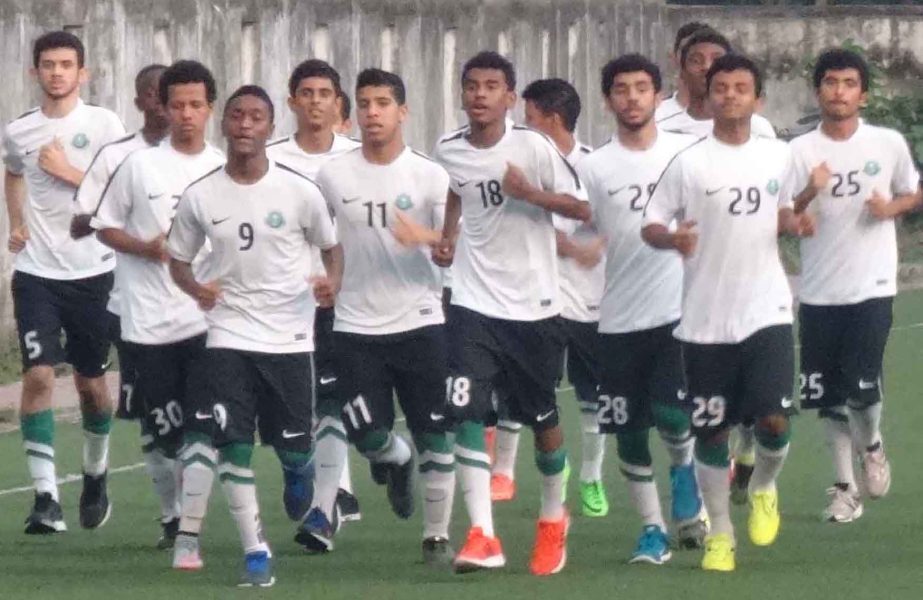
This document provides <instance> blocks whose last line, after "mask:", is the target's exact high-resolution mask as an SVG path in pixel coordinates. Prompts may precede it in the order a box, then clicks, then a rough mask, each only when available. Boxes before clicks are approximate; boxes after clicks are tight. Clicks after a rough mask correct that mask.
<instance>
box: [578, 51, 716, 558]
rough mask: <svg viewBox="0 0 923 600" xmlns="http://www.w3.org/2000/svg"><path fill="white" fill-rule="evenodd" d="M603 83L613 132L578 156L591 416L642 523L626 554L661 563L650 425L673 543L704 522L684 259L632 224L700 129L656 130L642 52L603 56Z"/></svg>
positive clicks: (653, 91) (685, 541)
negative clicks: (588, 270)
mask: <svg viewBox="0 0 923 600" xmlns="http://www.w3.org/2000/svg"><path fill="white" fill-rule="evenodd" d="M601 83H602V93H603V98H604V99H605V101H606V104H607V106H608V108H609V110H610V111H611V112H612V114H613V115H614V116H615V119H616V132H615V134H614V135H613V136H612V139H611V140H609V142H607V143H606V144H604V145H603V146H601V147H599V148H598V149H597V150H596V151H594V152H593V153H592V154H590V155H589V156H587V157H586V158H585V159H584V160H583V161H582V162H581V163H580V164H578V165H577V173H578V174H579V175H580V180H581V181H582V182H583V183H584V184H585V185H586V188H587V195H588V196H589V199H590V204H591V205H592V207H593V222H594V223H595V225H596V228H597V231H598V233H599V235H601V236H604V237H605V238H606V240H607V256H606V274H605V292H604V294H603V297H602V303H601V304H600V308H599V331H600V334H601V336H600V337H601V343H600V346H601V349H600V352H599V357H600V358H599V361H600V363H601V368H602V376H601V382H600V388H599V408H598V420H599V424H600V428H601V429H602V430H603V431H605V432H608V433H614V434H615V436H616V440H617V442H618V454H619V460H620V462H621V471H622V474H623V475H624V476H625V479H626V482H627V484H628V492H629V497H630V498H631V503H632V505H633V506H634V507H635V509H636V510H637V511H638V514H639V515H640V516H641V520H642V523H643V531H642V532H641V536H640V538H639V539H638V544H637V546H636V548H635V551H634V553H633V554H632V557H631V562H648V563H653V564H662V563H663V562H664V561H666V560H669V559H670V557H671V553H670V546H669V543H668V539H667V526H666V522H665V520H664V518H663V514H662V512H661V508H660V496H659V494H658V492H657V484H656V482H655V481H654V471H653V468H652V464H653V461H652V458H651V450H650V445H649V442H648V434H649V431H650V428H651V427H652V426H653V427H656V428H657V430H658V432H659V433H660V437H661V439H662V440H663V442H664V444H665V446H666V449H667V453H668V455H669V457H670V488H671V490H670V492H671V498H672V507H671V516H672V520H673V523H674V527H675V530H676V535H677V538H678V539H679V542H680V545H682V546H686V547H697V546H700V545H701V544H702V539H703V538H704V536H705V533H706V526H705V523H704V521H703V518H702V513H703V511H702V500H701V499H700V497H699V491H698V486H697V484H696V479H695V470H694V467H693V464H692V447H693V441H694V440H693V438H692V436H691V431H690V425H689V417H688V414H687V411H686V409H685V403H684V402H683V399H684V394H683V390H684V387H685V386H684V382H683V371H682V369H683V366H682V356H681V350H680V343H679V341H678V340H676V339H675V338H674V337H673V335H672V333H673V329H675V328H676V325H677V322H678V321H679V318H680V304H681V299H682V283H683V272H682V261H681V259H680V257H679V255H677V254H675V253H671V252H658V251H656V250H654V249H652V248H649V247H648V246H647V245H645V244H644V242H643V240H642V239H641V236H640V235H639V232H640V230H641V222H642V219H643V216H644V206H645V205H646V204H647V200H648V198H649V197H650V194H651V191H652V190H653V189H654V186H655V185H656V183H657V180H658V178H659V177H660V174H661V173H663V171H664V169H665V168H666V166H667V165H668V164H669V163H670V161H671V160H673V157H674V156H676V154H677V153H678V152H680V151H681V150H683V149H685V148H687V147H688V146H689V145H690V144H692V143H693V142H695V141H696V139H697V138H695V137H694V136H691V135H683V134H676V133H668V132H666V131H660V130H658V129H657V126H656V125H655V124H654V111H655V107H656V106H657V103H658V94H659V92H660V86H661V79H660V69H658V68H657V66H656V65H655V64H653V63H652V62H651V61H650V60H648V59H647V58H645V57H643V56H641V55H639V54H628V55H625V56H621V57H619V58H617V59H615V60H612V61H610V62H609V63H608V64H606V66H605V67H603V70H602V82H601Z"/></svg>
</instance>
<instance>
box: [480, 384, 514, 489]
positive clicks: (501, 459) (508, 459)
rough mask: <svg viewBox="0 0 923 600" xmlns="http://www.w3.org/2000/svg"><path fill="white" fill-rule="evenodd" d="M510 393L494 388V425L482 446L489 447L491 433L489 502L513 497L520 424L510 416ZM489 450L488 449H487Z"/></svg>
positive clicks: (489, 428) (498, 387) (486, 434)
mask: <svg viewBox="0 0 923 600" xmlns="http://www.w3.org/2000/svg"><path fill="white" fill-rule="evenodd" d="M509 396H510V394H509V392H508V391H506V389H505V388H504V387H503V386H502V385H497V386H495V387H494V391H493V392H492V402H493V404H495V405H496V407H497V424H496V426H494V427H488V428H487V433H485V438H484V439H485V443H486V444H487V445H488V446H489V445H490V441H491V434H490V431H491V430H492V431H493V432H494V433H493V453H492V454H491V452H489V451H488V455H490V456H492V458H491V467H490V499H491V500H493V501H494V502H508V501H510V500H512V499H513V498H515V497H516V458H517V457H518V456H519V436H520V433H521V432H522V423H520V422H518V421H516V420H515V419H513V418H512V417H511V416H510V414H509V402H510V398H509ZM488 450H489V448H488Z"/></svg>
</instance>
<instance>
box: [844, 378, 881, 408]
mask: <svg viewBox="0 0 923 600" xmlns="http://www.w3.org/2000/svg"><path fill="white" fill-rule="evenodd" d="M863 384H869V382H865V381H863V380H862V379H860V380H859V384H858V385H857V386H855V387H854V388H853V389H852V390H851V391H850V394H849V396H848V397H847V398H846V406H848V407H849V408H850V409H852V410H867V409H868V408H869V407H871V406H874V405H876V404H878V403H879V402H881V392H880V390H879V389H878V385H877V383H876V384H875V387H874V388H868V387H867V388H863V387H862V386H863Z"/></svg>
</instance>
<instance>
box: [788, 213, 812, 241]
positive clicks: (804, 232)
mask: <svg viewBox="0 0 923 600" xmlns="http://www.w3.org/2000/svg"><path fill="white" fill-rule="evenodd" d="M786 230H787V233H789V234H791V235H794V236H797V237H802V238H804V237H811V236H813V235H814V233H815V232H816V231H817V220H816V219H815V218H814V215H812V214H811V213H808V212H803V213H798V214H795V213H791V216H790V217H789V220H788V226H787V227H786Z"/></svg>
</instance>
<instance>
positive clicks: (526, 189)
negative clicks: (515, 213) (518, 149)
mask: <svg viewBox="0 0 923 600" xmlns="http://www.w3.org/2000/svg"><path fill="white" fill-rule="evenodd" d="M500 189H501V190H502V191H503V194H504V195H506V196H511V197H513V198H518V199H520V200H526V199H527V198H528V197H529V195H530V194H531V193H532V192H534V191H535V187H534V186H533V185H532V184H531V183H529V178H528V177H526V174H525V173H524V172H523V170H522V169H520V168H519V167H517V166H516V165H514V164H513V163H510V162H508V163H506V173H504V174H503V181H502V182H500Z"/></svg>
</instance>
